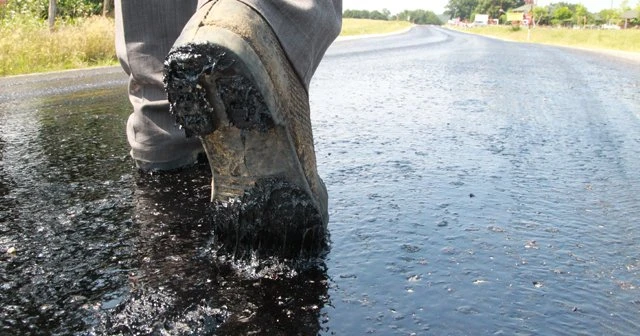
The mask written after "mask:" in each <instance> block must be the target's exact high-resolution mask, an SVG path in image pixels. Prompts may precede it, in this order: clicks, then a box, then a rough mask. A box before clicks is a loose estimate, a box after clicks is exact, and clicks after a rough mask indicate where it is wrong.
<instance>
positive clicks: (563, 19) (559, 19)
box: [551, 6, 573, 25]
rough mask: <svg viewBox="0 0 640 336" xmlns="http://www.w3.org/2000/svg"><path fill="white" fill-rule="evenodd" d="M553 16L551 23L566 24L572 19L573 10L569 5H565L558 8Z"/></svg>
mask: <svg viewBox="0 0 640 336" xmlns="http://www.w3.org/2000/svg"><path fill="white" fill-rule="evenodd" d="M551 16H552V19H551V23H553V24H554V25H564V24H566V23H567V22H570V21H571V20H572V18H573V12H572V11H571V9H569V7H566V6H563V7H559V8H556V9H555V10H554V11H553V14H552V15H551Z"/></svg>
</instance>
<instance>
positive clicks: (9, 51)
mask: <svg viewBox="0 0 640 336" xmlns="http://www.w3.org/2000/svg"><path fill="white" fill-rule="evenodd" d="M410 25H411V24H410V23H409V22H404V21H376V20H365V19H344V20H343V25H342V32H341V34H340V35H342V36H351V35H361V34H384V33H390V32H394V31H398V30H402V29H405V28H408V27H409V26H410ZM114 45H115V42H114V22H113V19H110V18H104V17H101V16H94V17H89V18H83V19H78V20H76V21H75V22H58V23H57V24H56V30H55V31H54V32H50V31H49V28H48V26H47V25H46V23H45V22H43V21H41V20H36V19H31V18H20V17H18V18H14V19H12V20H7V21H4V22H0V50H2V52H1V53H0V76H9V75H19V74H28V73H36V72H46V71H57V70H66V69H77V68H86V67H91V66H101V65H116V64H118V62H117V59H116V56H115V54H116V53H115V47H114Z"/></svg>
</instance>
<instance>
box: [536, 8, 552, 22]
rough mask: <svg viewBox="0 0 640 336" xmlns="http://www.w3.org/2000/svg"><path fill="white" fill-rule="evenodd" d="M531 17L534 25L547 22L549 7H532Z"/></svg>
mask: <svg viewBox="0 0 640 336" xmlns="http://www.w3.org/2000/svg"><path fill="white" fill-rule="evenodd" d="M533 18H534V20H535V21H536V26H539V25H545V24H549V9H547V8H546V7H540V6H536V7H533Z"/></svg>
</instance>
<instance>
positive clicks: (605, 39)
mask: <svg viewBox="0 0 640 336" xmlns="http://www.w3.org/2000/svg"><path fill="white" fill-rule="evenodd" d="M466 31H467V32H470V33H474V34H479V35H486V36H494V37H499V38H503V39H507V40H511V41H518V42H533V43H544V44H554V45H563V46H571V47H583V48H594V49H610V50H621V51H632V52H640V29H623V30H599V29H566V28H549V27H536V28H533V29H531V40H530V41H528V40H527V35H528V32H527V28H522V29H520V30H517V31H514V30H513V29H511V27H510V26H487V27H473V28H469V29H467V30H466Z"/></svg>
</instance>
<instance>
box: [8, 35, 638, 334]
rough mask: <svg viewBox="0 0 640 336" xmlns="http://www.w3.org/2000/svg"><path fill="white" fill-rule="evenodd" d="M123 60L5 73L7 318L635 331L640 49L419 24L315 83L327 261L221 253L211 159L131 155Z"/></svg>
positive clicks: (25, 323) (52, 327) (361, 329)
mask: <svg viewBox="0 0 640 336" xmlns="http://www.w3.org/2000/svg"><path fill="white" fill-rule="evenodd" d="M125 80H126V78H125V77H124V75H123V74H122V73H121V72H120V70H119V69H115V68H106V69H99V70H90V71H78V72H64V73H57V74H50V75H37V76H25V77H16V78H10V79H2V80H0V153H1V155H0V195H1V196H2V199H1V200H0V250H2V251H6V253H4V254H2V256H1V257H0V280H1V281H2V284H1V285H0V317H2V318H1V319H0V327H1V329H0V330H3V331H4V332H5V333H9V334H39V333H62V334H70V333H76V334H104V333H111V334H113V333H123V334H128V333H135V332H138V333H142V334H147V333H153V332H156V333H161V332H168V333H170V334H185V335H187V334H190V333H196V334H207V333H212V332H214V331H217V332H218V333H219V334H229V333H231V334H234V333H237V334H247V333H249V332H258V333H262V334H271V335H273V334H283V335H284V334H292V333H293V334H295V333H299V334H315V333H319V334H323V335H324V334H326V335H330V334H336V335H362V334H366V333H371V334H379V335H442V334H447V335H469V334H473V335H493V334H498V335H499V334H505V335H512V334H521V335H549V334H554V335H575V334H584V335H602V334H607V335H635V334H636V333H637V330H638V328H639V327H640V314H639V312H640V300H639V297H640V295H639V294H640V252H639V251H640V248H639V245H638V242H639V241H640V228H639V227H638V225H637V223H638V222H639V221H640V67H638V64H637V63H633V62H632V61H630V60H626V59H622V58H615V57H612V56H608V55H603V54H598V53H592V52H587V51H581V50H573V49H565V48H558V47H550V46H540V45H530V44H518V43H510V42H504V41H499V40H494V39H489V38H484V37H478V36H472V35H466V34H463V33H460V32H453V31H448V30H445V29H442V28H438V27H422V26H418V27H415V28H414V29H412V30H411V31H409V32H407V33H404V34H401V35H393V36H386V37H380V38H370V39H362V40H349V41H339V42H336V43H334V45H333V46H332V47H331V48H330V49H329V51H328V53H327V55H326V57H325V59H324V60H323V62H322V64H321V65H320V67H319V68H318V71H317V73H316V75H315V77H314V79H313V81H312V84H311V88H310V96H311V108H312V119H313V127H314V137H315V142H316V150H317V156H318V168H319V172H320V175H321V176H322V177H323V178H324V181H325V183H326V185H327V188H328V190H329V194H330V205H329V207H330V216H331V220H330V223H329V227H330V231H331V239H332V246H331V251H330V253H329V254H328V255H327V256H326V258H325V259H324V262H323V263H324V268H323V269H322V270H321V271H318V270H302V271H298V272H297V273H296V272H289V271H282V269H280V268H278V267H279V266H278V265H277V264H275V265H274V264H270V263H258V265H256V264H248V265H238V264H234V263H231V264H229V263H228V262H225V261H224V260H221V259H220V256H217V255H216V254H215V248H214V247H213V246H212V243H211V234H210V231H209V228H210V227H211V224H210V223H208V221H207V218H208V217H207V216H208V215H207V212H206V210H205V209H204V208H206V207H205V205H206V199H207V194H208V192H209V191H208V186H207V184H208V183H207V176H206V173H205V172H204V171H205V170H204V169H201V168H202V167H199V169H195V170H189V171H186V172H183V173H182V174H178V175H163V174H160V175H152V176H149V175H144V174H139V173H137V172H136V171H135V169H134V168H133V166H132V163H131V161H130V160H129V159H128V158H127V148H126V147H127V145H126V140H125V138H124V134H123V132H124V122H125V120H126V116H127V113H128V111H129V106H128V102H127V99H126V96H125V92H126V88H125V85H126V83H125Z"/></svg>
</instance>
